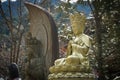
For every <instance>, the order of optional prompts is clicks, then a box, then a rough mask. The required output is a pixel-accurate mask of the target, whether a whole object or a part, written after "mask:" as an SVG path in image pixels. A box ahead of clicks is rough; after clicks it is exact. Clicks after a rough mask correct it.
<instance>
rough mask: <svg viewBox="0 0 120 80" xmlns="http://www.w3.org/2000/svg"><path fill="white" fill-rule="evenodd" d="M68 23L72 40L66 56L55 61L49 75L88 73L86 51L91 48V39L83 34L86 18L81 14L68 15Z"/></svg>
mask: <svg viewBox="0 0 120 80" xmlns="http://www.w3.org/2000/svg"><path fill="white" fill-rule="evenodd" d="M70 22H71V26H72V31H73V33H74V35H75V36H74V38H73V39H72V40H70V41H69V43H68V47H67V56H66V57H65V58H61V59H57V60H55V62H54V65H53V66H52V67H50V68H49V70H50V72H51V73H61V72H90V66H89V60H88V51H89V48H90V46H91V38H90V37H89V36H87V35H86V34H84V33H83V32H84V28H85V22H86V18H85V15H84V14H83V13H74V14H71V15H70Z"/></svg>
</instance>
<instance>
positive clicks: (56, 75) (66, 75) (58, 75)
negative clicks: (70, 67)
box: [48, 72, 94, 80]
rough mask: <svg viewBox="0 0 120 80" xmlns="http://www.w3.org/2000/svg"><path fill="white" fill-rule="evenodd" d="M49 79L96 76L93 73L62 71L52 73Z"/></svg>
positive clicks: (85, 79) (86, 79)
mask: <svg viewBox="0 0 120 80" xmlns="http://www.w3.org/2000/svg"><path fill="white" fill-rule="evenodd" d="M48 80H94V77H93V74H91V73H78V72H72V73H71V72H68V73H65V72H61V73H53V74H50V75H49V76H48Z"/></svg>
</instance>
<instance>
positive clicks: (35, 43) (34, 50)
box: [25, 32, 44, 80]
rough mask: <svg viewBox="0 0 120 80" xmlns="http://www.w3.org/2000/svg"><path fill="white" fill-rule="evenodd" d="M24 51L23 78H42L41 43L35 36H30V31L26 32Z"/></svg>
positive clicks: (40, 79)
mask: <svg viewBox="0 0 120 80" xmlns="http://www.w3.org/2000/svg"><path fill="white" fill-rule="evenodd" d="M25 42H26V53H27V55H26V56H27V62H26V65H25V77H26V79H25V80H43V79H44V69H43V62H44V61H43V58H42V56H43V55H42V54H41V47H42V44H41V42H40V41H39V40H37V39H36V38H35V37H32V34H31V33H30V32H28V33H27V35H26V38H25Z"/></svg>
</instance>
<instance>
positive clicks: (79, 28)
mask: <svg viewBox="0 0 120 80" xmlns="http://www.w3.org/2000/svg"><path fill="white" fill-rule="evenodd" d="M71 25H72V30H73V33H74V34H75V35H79V34H82V33H83V31H84V26H85V24H83V23H80V22H72V24H71Z"/></svg>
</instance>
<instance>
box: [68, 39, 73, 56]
mask: <svg viewBox="0 0 120 80" xmlns="http://www.w3.org/2000/svg"><path fill="white" fill-rule="evenodd" d="M72 44H73V41H72V40H71V41H69V43H68V47H67V56H69V55H71V54H72Z"/></svg>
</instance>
